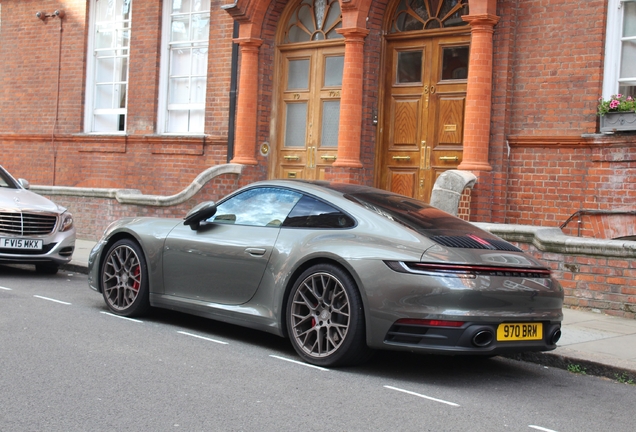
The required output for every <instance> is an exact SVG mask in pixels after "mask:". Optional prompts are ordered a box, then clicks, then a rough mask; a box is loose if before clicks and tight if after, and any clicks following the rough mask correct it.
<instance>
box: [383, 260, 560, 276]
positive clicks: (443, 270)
mask: <svg viewBox="0 0 636 432" xmlns="http://www.w3.org/2000/svg"><path fill="white" fill-rule="evenodd" d="M385 264H386V265H387V266H389V267H390V268H391V269H392V270H394V271H396V272H400V273H414V274H423V275H429V276H445V277H475V276H477V275H483V276H507V277H525V278H549V277H550V275H551V272H550V270H549V269H547V268H545V267H525V268H524V267H505V266H490V265H473V264H446V263H425V262H403V261H385Z"/></svg>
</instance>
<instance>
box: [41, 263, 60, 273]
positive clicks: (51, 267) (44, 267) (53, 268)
mask: <svg viewBox="0 0 636 432" xmlns="http://www.w3.org/2000/svg"><path fill="white" fill-rule="evenodd" d="M58 270H59V266H58V265H57V264H55V263H41V264H36V265H35V271H36V273H40V274H47V275H54V274H57V271H58Z"/></svg>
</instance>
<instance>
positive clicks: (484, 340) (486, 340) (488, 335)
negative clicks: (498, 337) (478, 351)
mask: <svg viewBox="0 0 636 432" xmlns="http://www.w3.org/2000/svg"><path fill="white" fill-rule="evenodd" d="M494 339H495V335H494V334H493V332H491V331H489V330H481V331H478V332H477V333H475V336H473V345H475V346H476V347H479V348H483V347H487V346H488V345H490V344H491V343H492V341H493V340H494Z"/></svg>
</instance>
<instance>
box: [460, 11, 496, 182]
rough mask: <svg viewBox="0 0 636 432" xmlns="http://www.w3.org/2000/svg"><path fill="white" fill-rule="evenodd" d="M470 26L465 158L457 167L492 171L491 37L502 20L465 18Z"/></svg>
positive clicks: (469, 16) (468, 16) (488, 15)
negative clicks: (496, 25)
mask: <svg viewBox="0 0 636 432" xmlns="http://www.w3.org/2000/svg"><path fill="white" fill-rule="evenodd" d="M462 19H463V20H464V21H467V22H468V23H470V26H471V34H472V38H471V42H470V60H469V64H468V89H467V91H466V112H465V114H464V155H463V159H462V163H461V164H459V166H458V167H457V168H458V169H460V170H466V171H491V170H492V167H491V166H490V163H489V162H488V147H489V144H490V115H491V112H490V106H491V100H492V60H493V48H492V35H493V32H494V29H493V27H494V26H495V24H497V22H498V21H499V17H498V16H496V15H490V14H482V15H464V16H463V17H462Z"/></svg>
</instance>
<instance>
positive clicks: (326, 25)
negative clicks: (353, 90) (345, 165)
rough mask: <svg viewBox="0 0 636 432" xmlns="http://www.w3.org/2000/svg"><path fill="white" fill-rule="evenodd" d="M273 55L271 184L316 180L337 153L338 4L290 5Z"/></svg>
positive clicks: (312, 0) (317, 0)
mask: <svg viewBox="0 0 636 432" xmlns="http://www.w3.org/2000/svg"><path fill="white" fill-rule="evenodd" d="M288 8H289V9H288V10H287V11H286V13H284V14H283V17H284V19H283V24H282V25H283V27H282V28H281V29H279V44H278V52H277V58H278V62H277V72H276V77H277V83H278V86H277V95H276V97H277V102H276V107H275V110H274V112H275V113H276V133H275V134H274V135H275V144H276V145H275V149H276V150H275V153H276V156H275V166H274V167H272V169H271V170H270V172H272V173H273V176H274V177H275V178H292V179H308V180H316V179H322V178H324V172H325V169H326V168H327V167H329V166H331V165H332V164H333V162H334V161H335V160H336V155H337V153H338V134H339V123H340V97H341V92H342V74H343V66H344V41H343V38H342V36H341V35H340V34H338V33H337V32H336V31H335V30H336V29H337V28H340V27H341V26H342V14H341V11H340V5H339V3H338V1H337V0H302V1H300V2H293V3H292V4H290V5H289V6H288Z"/></svg>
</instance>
